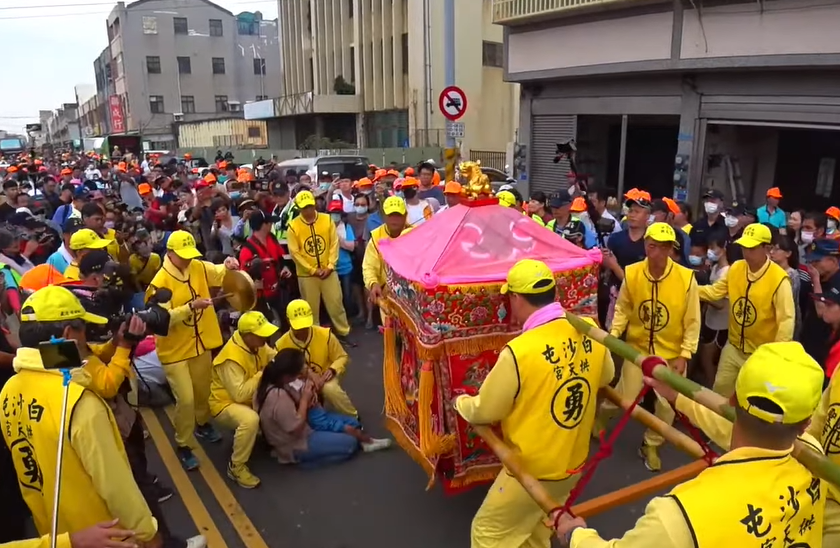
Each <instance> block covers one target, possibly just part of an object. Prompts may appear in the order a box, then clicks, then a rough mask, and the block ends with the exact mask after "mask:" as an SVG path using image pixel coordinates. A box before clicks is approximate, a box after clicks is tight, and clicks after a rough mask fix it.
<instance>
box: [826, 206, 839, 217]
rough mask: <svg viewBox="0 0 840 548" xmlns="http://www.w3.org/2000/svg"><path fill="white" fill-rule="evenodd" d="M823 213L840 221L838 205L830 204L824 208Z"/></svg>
mask: <svg viewBox="0 0 840 548" xmlns="http://www.w3.org/2000/svg"><path fill="white" fill-rule="evenodd" d="M825 214H826V215H828V216H829V217H831V218H832V219H835V220H837V221H840V208H838V207H834V206H831V207H830V208H828V209H826V210H825Z"/></svg>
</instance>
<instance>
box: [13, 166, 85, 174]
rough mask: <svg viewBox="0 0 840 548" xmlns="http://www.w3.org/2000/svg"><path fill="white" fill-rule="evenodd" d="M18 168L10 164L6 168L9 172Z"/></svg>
mask: <svg viewBox="0 0 840 548" xmlns="http://www.w3.org/2000/svg"><path fill="white" fill-rule="evenodd" d="M17 170H18V167H17V166H9V167H7V168H6V171H8V172H9V173H14V172H15V171H17ZM70 173H73V172H72V171H71V172H70Z"/></svg>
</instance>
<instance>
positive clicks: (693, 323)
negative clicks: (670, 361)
mask: <svg viewBox="0 0 840 548" xmlns="http://www.w3.org/2000/svg"><path fill="white" fill-rule="evenodd" d="M697 290H698V286H697V280H696V279H695V278H694V276H693V275H692V276H691V282H689V285H688V293H686V295H685V316H683V341H682V347H681V348H682V352H680V356H682V357H683V358H685V359H687V360H690V359H691V356H693V355H694V353H695V352H697V343H698V342H699V340H700V325H701V323H702V322H701V318H702V314H701V312H700V297H698V295H697Z"/></svg>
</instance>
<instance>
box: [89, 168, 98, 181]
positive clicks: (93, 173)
mask: <svg viewBox="0 0 840 548" xmlns="http://www.w3.org/2000/svg"><path fill="white" fill-rule="evenodd" d="M101 178H102V172H101V171H99V170H98V169H96V168H93V169H91V168H87V169H86V170H85V180H86V181H94V180H96V179H101Z"/></svg>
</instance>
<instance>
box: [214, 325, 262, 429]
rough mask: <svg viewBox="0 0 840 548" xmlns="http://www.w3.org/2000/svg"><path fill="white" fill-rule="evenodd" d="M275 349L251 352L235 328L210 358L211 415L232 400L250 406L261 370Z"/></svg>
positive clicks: (260, 376)
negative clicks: (214, 355)
mask: <svg viewBox="0 0 840 548" xmlns="http://www.w3.org/2000/svg"><path fill="white" fill-rule="evenodd" d="M276 353H277V352H276V351H275V350H274V349H273V348H271V347H270V346H268V345H264V346H263V347H262V348H260V349H259V350H258V351H256V352H253V351H252V350H251V349H250V348H248V346H247V345H246V344H245V341H243V340H242V335H240V334H239V331H235V332H234V333H233V336H232V337H231V338H230V340H228V342H226V343H225V346H224V347H222V350H221V352H219V355H218V356H216V358H215V359H214V360H213V373H212V377H211V381H210V412H211V413H213V416H214V417H215V416H216V415H218V414H219V413H221V412H222V411H224V410H225V408H226V407H227V406H229V405H230V404H232V403H239V404H242V405H247V406H248V407H250V406H251V403H252V401H253V399H254V393H255V392H256V391H257V386H258V385H259V383H260V379H261V378H262V371H263V369H265V366H266V365H268V362H270V361H271V359H272V358H273V357H274V355H275V354H276Z"/></svg>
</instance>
